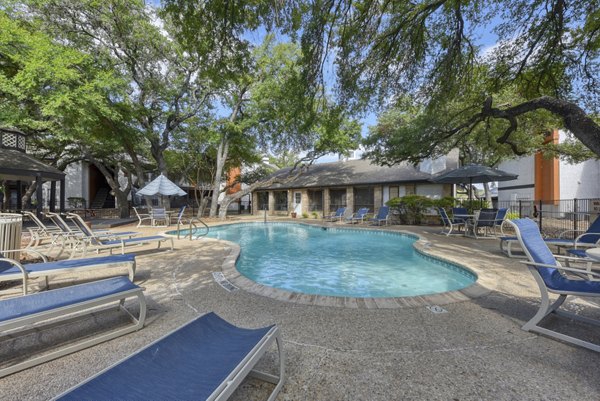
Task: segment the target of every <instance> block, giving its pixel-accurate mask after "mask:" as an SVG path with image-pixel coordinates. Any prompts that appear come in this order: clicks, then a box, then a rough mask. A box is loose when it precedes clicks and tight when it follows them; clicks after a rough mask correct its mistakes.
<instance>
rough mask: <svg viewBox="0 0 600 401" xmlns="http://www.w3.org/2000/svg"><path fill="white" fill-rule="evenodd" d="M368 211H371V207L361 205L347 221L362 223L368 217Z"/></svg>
mask: <svg viewBox="0 0 600 401" xmlns="http://www.w3.org/2000/svg"><path fill="white" fill-rule="evenodd" d="M367 213H369V208H368V207H361V208H360V209H358V211H357V212H356V213H353V214H352V215H350V216H348V217H347V218H346V223H350V224H354V223H355V222H356V223H361V224H362V223H363V222H364V221H365V218H366V217H367Z"/></svg>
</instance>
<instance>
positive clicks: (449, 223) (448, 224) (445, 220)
mask: <svg viewBox="0 0 600 401" xmlns="http://www.w3.org/2000/svg"><path fill="white" fill-rule="evenodd" d="M437 209H438V213H439V214H440V217H441V218H442V224H443V225H444V227H443V228H442V231H441V234H445V235H456V234H452V231H454V229H455V228H456V229H457V230H458V229H459V228H460V227H463V228H464V227H465V221H464V220H460V221H456V222H454V220H451V219H450V218H449V217H448V213H446V210H445V209H444V208H443V207H438V208H437ZM444 229H448V232H444ZM458 234H461V233H458ZM461 235H462V234H461Z"/></svg>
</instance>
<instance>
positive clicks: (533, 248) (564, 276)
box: [509, 219, 600, 352]
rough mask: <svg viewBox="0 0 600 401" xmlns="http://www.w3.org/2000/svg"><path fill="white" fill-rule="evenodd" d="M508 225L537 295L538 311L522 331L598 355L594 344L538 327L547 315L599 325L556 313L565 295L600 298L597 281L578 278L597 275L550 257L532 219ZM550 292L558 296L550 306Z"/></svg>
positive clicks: (560, 311) (576, 315) (568, 314)
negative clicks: (553, 339)
mask: <svg viewBox="0 0 600 401" xmlns="http://www.w3.org/2000/svg"><path fill="white" fill-rule="evenodd" d="M509 223H510V224H511V225H512V226H513V227H514V229H515V231H516V234H517V238H518V241H519V243H520V245H521V247H522V248H523V250H524V252H525V255H526V256H527V259H528V261H526V262H525V261H524V262H523V263H525V264H526V265H527V267H528V268H529V271H530V272H531V274H532V275H533V277H534V278H535V281H536V283H537V285H538V287H539V289H540V294H541V304H540V309H539V310H538V312H537V313H536V314H535V316H534V317H533V318H531V320H529V321H528V322H527V323H525V325H523V330H526V331H534V332H538V333H542V334H545V335H547V336H550V337H554V338H557V339H559V340H562V341H566V342H569V343H572V344H576V345H579V346H582V347H585V348H588V349H591V350H593V351H596V352H600V345H598V344H594V343H591V342H588V341H584V340H581V339H579V338H576V337H572V336H568V335H566V334H562V333H559V332H556V331H554V330H550V329H547V328H544V327H541V326H539V323H540V321H541V320H542V319H543V318H544V317H546V316H547V315H549V314H550V313H555V314H557V315H562V316H567V317H569V318H571V319H576V320H581V321H584V322H587V323H591V324H595V325H600V321H598V320H595V319H591V318H588V317H583V316H580V315H578V314H576V313H571V312H566V311H564V310H559V308H560V306H561V305H562V304H563V303H564V301H565V300H566V299H567V296H568V295H574V296H578V297H600V282H598V281H591V280H587V279H581V278H582V277H583V278H585V277H588V276H589V275H592V276H594V277H596V278H598V277H600V274H598V273H595V272H590V271H589V270H587V269H579V268H573V267H564V266H562V265H561V264H560V262H559V261H558V260H557V258H561V259H566V260H572V259H575V258H568V257H564V256H560V255H553V254H552V252H551V251H550V249H549V248H548V245H547V243H546V242H545V241H544V239H543V238H542V236H541V235H540V231H539V229H538V227H537V225H536V223H535V222H534V221H533V220H530V219H517V220H513V221H510V222H509ZM550 293H553V294H557V295H558V299H557V300H556V301H554V302H553V303H550V296H549V294H550Z"/></svg>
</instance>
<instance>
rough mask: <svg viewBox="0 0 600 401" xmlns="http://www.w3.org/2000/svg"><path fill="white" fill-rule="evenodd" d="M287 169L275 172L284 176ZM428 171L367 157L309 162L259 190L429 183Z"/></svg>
mask: <svg viewBox="0 0 600 401" xmlns="http://www.w3.org/2000/svg"><path fill="white" fill-rule="evenodd" d="M290 170H291V168H289V167H288V168H284V169H281V170H279V171H277V172H275V173H274V174H273V175H274V176H280V177H285V176H287V174H288V173H289V171H290ZM431 177H432V176H431V174H428V173H424V172H422V171H419V170H418V169H417V168H415V167H413V166H412V165H410V164H408V163H402V164H399V165H396V166H392V167H385V166H378V165H376V164H372V162H371V161H370V160H364V159H361V160H348V161H340V162H333V163H320V164H313V165H311V166H310V167H309V168H308V171H306V172H304V173H303V174H302V175H300V176H299V177H297V178H296V179H294V180H293V181H291V182H286V183H276V184H273V185H270V186H266V187H263V188H260V189H284V188H311V187H312V188H314V187H335V186H349V185H373V184H394V183H406V182H415V183H416V182H429V180H430V179H431Z"/></svg>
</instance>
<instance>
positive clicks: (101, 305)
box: [0, 282, 146, 377]
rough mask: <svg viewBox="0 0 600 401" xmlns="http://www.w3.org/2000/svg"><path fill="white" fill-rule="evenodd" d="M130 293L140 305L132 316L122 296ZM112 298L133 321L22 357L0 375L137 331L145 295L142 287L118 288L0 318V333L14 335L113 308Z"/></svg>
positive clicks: (142, 323)
mask: <svg viewBox="0 0 600 401" xmlns="http://www.w3.org/2000/svg"><path fill="white" fill-rule="evenodd" d="M95 283H96V282H91V283H86V284H80V285H81V286H88V287H89V288H90V289H93V286H94V284H95ZM69 288H70V287H65V288H59V289H56V290H52V291H68V290H69ZM36 295H37V294H31V295H27V296H25V297H23V298H26V297H35V296H36ZM133 297H135V298H137V300H138V301H139V305H140V307H139V313H138V315H137V317H136V316H134V315H133V314H132V313H131V312H130V311H129V310H128V309H127V308H125V300H126V299H129V298H133ZM115 302H118V306H119V309H120V310H121V311H123V312H125V313H126V314H127V315H128V316H129V318H130V319H131V321H132V324H130V325H128V326H125V327H120V328H117V329H114V330H111V331H109V332H105V333H102V334H100V335H98V336H94V337H91V338H87V339H83V340H81V341H79V342H76V343H74V344H69V345H67V346H65V347H63V348H59V349H57V350H54V351H51V352H49V353H45V354H43V355H39V356H34V357H33V358H30V359H27V360H25V361H22V362H18V363H16V364H13V365H10V366H8V367H4V368H1V369H0V377H4V376H7V375H10V374H13V373H16V372H19V371H21V370H24V369H27V368H30V367H32V366H36V365H39V364H41V363H44V362H47V361H51V360H53V359H56V358H60V357H62V356H64V355H68V354H71V353H73V352H76V351H79V350H82V349H84V348H88V347H91V346H94V345H96V344H100V343H102V342H104V341H108V340H111V339H113V338H116V337H120V336H122V335H125V334H127V333H131V332H133V331H137V330H139V329H141V328H143V327H144V322H145V320H146V298H145V297H144V293H143V289H142V288H141V287H137V288H135V289H130V290H126V291H121V292H118V293H115V294H112V295H108V296H103V297H100V298H96V299H91V300H88V301H84V302H78V303H75V304H72V305H67V306H62V307H58V308H54V309H50V310H47V311H43V312H39V313H35V314H31V315H27V316H23V317H18V318H14V319H11V320H7V321H4V322H0V337H3V336H14V335H16V334H18V333H21V332H27V331H30V330H31V329H32V328H38V327H43V326H44V325H49V324H56V323H58V322H61V321H65V320H70V319H74V318H76V317H80V316H85V315H87V314H90V313H92V312H97V311H99V310H102V309H106V307H107V306H108V307H110V308H113V307H114V306H112V304H114V303H115ZM0 304H1V303H0Z"/></svg>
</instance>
